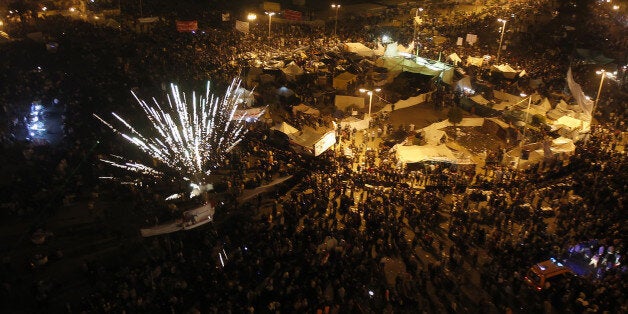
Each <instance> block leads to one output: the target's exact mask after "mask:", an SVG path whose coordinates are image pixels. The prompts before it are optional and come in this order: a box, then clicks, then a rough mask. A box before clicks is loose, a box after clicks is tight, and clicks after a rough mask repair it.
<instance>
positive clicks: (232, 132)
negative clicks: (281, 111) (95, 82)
mask: <svg viewBox="0 0 628 314" xmlns="http://www.w3.org/2000/svg"><path fill="white" fill-rule="evenodd" d="M240 84H241V81H240V80H238V79H235V80H233V81H232V82H231V84H230V85H229V87H228V88H227V90H226V92H225V94H224V96H223V97H216V96H214V95H213V94H210V82H207V88H206V91H205V95H204V96H199V95H197V94H196V93H195V92H192V99H191V100H189V99H186V95H185V93H182V92H180V91H179V87H178V86H177V85H175V84H170V89H171V93H170V94H168V97H167V99H168V104H167V106H162V105H160V104H159V103H158V102H157V100H156V99H155V98H153V99H152V100H153V101H152V102H153V103H151V104H149V103H147V102H146V101H144V100H143V99H140V98H138V97H137V95H135V93H133V92H131V93H132V94H133V97H135V99H136V100H137V102H138V103H139V105H140V107H141V108H142V109H143V110H144V113H145V114H146V117H148V119H149V121H150V123H151V124H150V125H152V127H151V128H150V129H151V130H150V132H140V131H138V130H137V129H136V128H134V127H133V126H132V124H131V123H129V122H127V120H125V119H123V118H122V117H120V116H119V115H117V114H116V113H115V112H112V113H111V114H112V115H113V117H114V118H115V119H116V120H118V121H119V122H120V123H121V124H122V127H121V128H123V129H125V131H120V130H118V129H117V128H115V127H114V126H113V125H112V124H110V123H109V122H107V121H105V120H104V119H102V118H101V117H99V116H98V115H95V114H94V117H96V118H97V119H98V120H100V121H101V122H102V123H103V124H105V125H106V126H108V127H109V128H110V129H111V130H113V131H114V132H115V133H117V134H120V135H121V136H122V137H123V138H125V139H126V140H127V141H129V142H131V143H132V144H133V145H135V146H137V147H138V148H139V149H140V150H141V151H142V152H144V153H145V154H147V155H149V156H150V157H152V158H154V159H156V160H158V161H160V162H161V163H162V164H163V165H165V166H167V167H168V168H170V169H172V170H174V171H175V172H176V173H177V174H178V175H179V176H180V178H181V179H185V180H191V181H192V183H194V184H198V185H201V184H204V183H207V182H205V179H206V178H207V175H208V174H209V173H210V172H211V170H212V169H214V168H215V167H216V166H218V165H219V164H220V163H221V162H222V161H223V160H224V157H225V156H226V154H227V153H228V152H229V151H230V150H231V149H233V148H234V147H235V146H236V145H237V144H238V143H239V142H240V141H241V140H242V138H243V136H244V134H245V133H246V125H245V120H244V118H245V115H241V117H239V118H236V117H235V114H236V110H237V109H238V104H239V103H240V102H241V99H242V93H243V89H242V88H240ZM114 157H117V159H120V158H119V156H114ZM103 161H105V162H106V163H108V164H110V165H112V166H115V167H119V168H123V169H126V170H129V171H133V172H136V173H141V174H148V175H152V176H155V177H159V176H161V175H163V173H162V172H160V171H158V170H156V169H154V168H152V167H149V166H146V165H144V164H140V163H136V162H119V161H112V160H103Z"/></svg>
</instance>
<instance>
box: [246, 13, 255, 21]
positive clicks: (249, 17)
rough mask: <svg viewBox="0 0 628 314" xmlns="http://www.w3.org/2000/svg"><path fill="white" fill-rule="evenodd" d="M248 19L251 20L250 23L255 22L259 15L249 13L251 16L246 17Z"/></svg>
mask: <svg viewBox="0 0 628 314" xmlns="http://www.w3.org/2000/svg"><path fill="white" fill-rule="evenodd" d="M246 19H247V20H249V21H251V22H253V21H255V20H257V14H255V13H249V14H248V15H247V16H246Z"/></svg>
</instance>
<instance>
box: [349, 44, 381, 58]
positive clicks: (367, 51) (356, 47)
mask: <svg viewBox="0 0 628 314" xmlns="http://www.w3.org/2000/svg"><path fill="white" fill-rule="evenodd" d="M344 48H345V49H346V50H347V51H349V52H354V53H357V54H358V55H359V56H362V57H372V56H373V54H374V52H373V49H371V48H369V47H367V46H364V44H362V43H345V44H344Z"/></svg>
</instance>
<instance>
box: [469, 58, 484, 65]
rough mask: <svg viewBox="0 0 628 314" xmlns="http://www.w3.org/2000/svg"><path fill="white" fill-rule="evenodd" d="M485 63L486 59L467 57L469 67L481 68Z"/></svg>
mask: <svg viewBox="0 0 628 314" xmlns="http://www.w3.org/2000/svg"><path fill="white" fill-rule="evenodd" d="M483 63H484V59H482V57H471V56H468V57H467V66H469V65H475V66H478V67H481V66H482V64H483Z"/></svg>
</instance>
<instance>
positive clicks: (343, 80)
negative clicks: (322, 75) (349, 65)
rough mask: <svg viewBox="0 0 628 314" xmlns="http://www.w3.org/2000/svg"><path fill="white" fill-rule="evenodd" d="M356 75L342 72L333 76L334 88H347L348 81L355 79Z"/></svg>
mask: <svg viewBox="0 0 628 314" xmlns="http://www.w3.org/2000/svg"><path fill="white" fill-rule="evenodd" d="M356 78H357V76H356V75H354V74H351V73H349V72H343V73H340V74H338V76H336V77H334V82H333V84H334V88H335V89H338V90H347V88H348V86H349V84H350V83H352V82H354V81H355V80H356Z"/></svg>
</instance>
